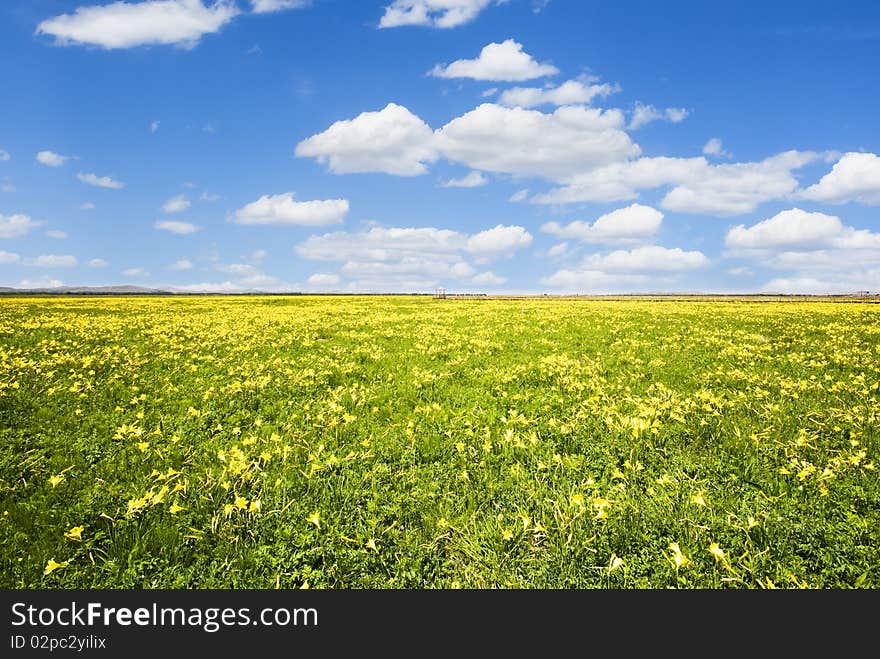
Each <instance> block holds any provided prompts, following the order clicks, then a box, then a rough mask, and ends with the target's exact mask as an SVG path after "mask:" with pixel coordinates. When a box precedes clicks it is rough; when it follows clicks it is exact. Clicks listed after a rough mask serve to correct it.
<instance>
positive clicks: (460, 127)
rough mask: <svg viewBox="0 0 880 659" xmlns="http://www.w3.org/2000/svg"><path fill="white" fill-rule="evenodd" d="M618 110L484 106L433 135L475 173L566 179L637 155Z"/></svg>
mask: <svg viewBox="0 0 880 659" xmlns="http://www.w3.org/2000/svg"><path fill="white" fill-rule="evenodd" d="M622 128H623V115H622V113H621V112H620V111H618V110H600V109H597V108H588V107H582V106H566V107H560V108H557V109H556V110H555V111H554V112H553V113H552V114H545V113H542V112H539V111H537V110H526V109H523V108H506V107H502V106H500V105H496V104H493V103H484V104H482V105H480V106H479V107H477V108H476V109H474V110H471V111H470V112H468V113H466V114H464V115H463V116H461V117H458V118H456V119H453V120H452V121H450V122H449V123H448V124H446V125H445V126H443V128H441V129H440V130H438V131H437V137H436V146H437V149H438V150H439V151H440V152H441V153H442V154H443V156H445V157H446V158H448V159H449V160H452V161H455V162H460V163H463V164H466V165H468V166H470V167H472V168H474V169H481V170H484V171H490V172H500V173H506V174H514V175H519V176H523V175H532V176H541V177H545V178H564V177H567V176H570V175H571V172H572V171H575V172H577V171H583V170H590V169H592V168H594V167H599V166H601V165H605V164H609V163H612V162H616V161H619V160H624V159H627V158H632V157H636V156H638V155H639V154H640V149H639V147H638V145H636V144H634V143H633V142H632V140H630V138H629V135H627V134H626V133H625V132H624V131H623V130H622Z"/></svg>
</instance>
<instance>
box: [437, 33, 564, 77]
mask: <svg viewBox="0 0 880 659" xmlns="http://www.w3.org/2000/svg"><path fill="white" fill-rule="evenodd" d="M557 73H559V69H557V68H556V67H555V66H552V65H550V64H539V63H538V62H536V61H535V60H534V59H532V56H531V55H529V54H528V53H526V52H524V51H523V47H522V44H520V43H517V42H516V41H514V40H513V39H507V40H506V41H504V42H502V43H490V44H489V45H487V46H484V47H483V49H482V50H481V51H480V56H479V57H477V58H476V59H460V60H456V61H455V62H452V63H451V64H449V65H447V66H441V65H439V64H438V65H436V66H435V67H434V68H433V69H431V71H430V74H431V75H432V76H434V77H437V78H471V79H473V80H499V81H504V82H520V81H523V80H533V79H535V78H542V77H544V76H552V75H556V74H557Z"/></svg>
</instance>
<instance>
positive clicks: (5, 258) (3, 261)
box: [0, 250, 21, 265]
mask: <svg viewBox="0 0 880 659" xmlns="http://www.w3.org/2000/svg"><path fill="white" fill-rule="evenodd" d="M20 260H21V257H20V256H19V255H18V254H15V253H13V252H4V251H3V250H0V265H10V264H12V263H18V262H19V261H20Z"/></svg>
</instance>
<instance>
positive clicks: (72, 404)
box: [0, 296, 880, 588]
mask: <svg viewBox="0 0 880 659" xmlns="http://www.w3.org/2000/svg"><path fill="white" fill-rule="evenodd" d="M878 382H880V306H878V305H874V304H856V303H851V304H840V303H829V302H745V301H739V302H733V301H674V302H672V301H670V302H659V301H650V300H633V301H601V300H554V299H547V300H541V299H519V300H518V299H505V300H479V299H474V300H449V299H447V300H434V299H431V298H429V297H344V296H339V297H305V296H300V297H229V298H224V297H193V298H171V297H169V298H128V297H126V298H69V299H65V298H26V299H25V298H5V299H0V511H2V519H0V586H2V587H3V588H276V587H279V588H305V587H310V588H457V587H462V588H494V587H497V588H669V587H678V588H772V587H778V588H807V587H816V588H858V587H863V588H876V587H878V586H880V477H878V471H877V469H876V465H877V463H878V457H880V456H878V451H880V391H878Z"/></svg>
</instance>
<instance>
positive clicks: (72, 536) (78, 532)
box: [64, 526, 85, 542]
mask: <svg viewBox="0 0 880 659" xmlns="http://www.w3.org/2000/svg"><path fill="white" fill-rule="evenodd" d="M84 530H85V527H84V526H74V527H73V528H72V529H70V530H69V531H68V532H67V533H65V534H64V537H65V538H67V539H68V540H76V541H77V542H81V541H82V532H83V531H84Z"/></svg>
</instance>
